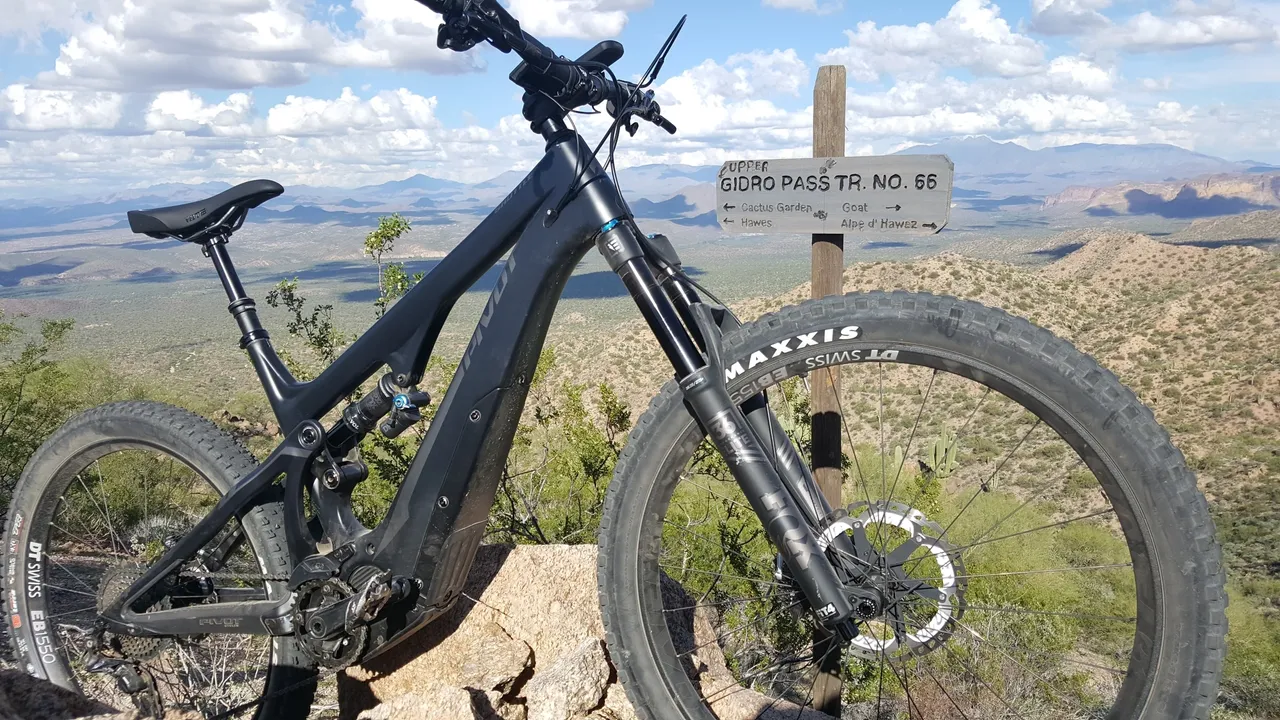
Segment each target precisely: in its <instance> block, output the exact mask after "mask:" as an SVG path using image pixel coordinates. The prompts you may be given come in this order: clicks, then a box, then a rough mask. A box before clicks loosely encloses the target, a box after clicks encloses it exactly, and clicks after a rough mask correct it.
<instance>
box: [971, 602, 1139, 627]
mask: <svg viewBox="0 0 1280 720" xmlns="http://www.w3.org/2000/svg"><path fill="white" fill-rule="evenodd" d="M964 609H965V612H970V611H977V612H1002V613H1014V614H1018V615H1052V616H1056V617H1069V618H1077V619H1080V620H1109V621H1112V622H1128V623H1132V622H1137V621H1138V618H1136V617H1122V616H1119V615H1086V614H1084V613H1070V612H1058V611H1053V610H1026V609H1023V608H1009V607H992V606H989V605H970V604H969V603H965V605H964Z"/></svg>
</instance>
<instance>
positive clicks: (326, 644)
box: [293, 578, 369, 671]
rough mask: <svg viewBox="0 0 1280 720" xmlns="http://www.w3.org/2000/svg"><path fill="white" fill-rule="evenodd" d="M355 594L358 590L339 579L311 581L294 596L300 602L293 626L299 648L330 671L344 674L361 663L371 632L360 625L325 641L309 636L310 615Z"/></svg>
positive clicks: (299, 587) (302, 585)
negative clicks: (354, 665)
mask: <svg viewBox="0 0 1280 720" xmlns="http://www.w3.org/2000/svg"><path fill="white" fill-rule="evenodd" d="M354 594H355V590H354V589H352V587H351V586H350V585H348V584H346V583H345V582H343V581H341V580H339V579H337V578H329V579H327V580H308V581H307V582H304V583H302V584H301V585H299V586H298V589H297V591H296V592H295V594H294V597H295V598H297V602H296V603H295V604H294V610H293V626H294V628H296V629H295V631H294V632H295V634H296V636H297V638H298V645H300V646H301V647H302V651H303V652H304V653H306V654H307V657H309V658H311V659H312V660H314V661H315V662H316V664H318V665H319V666H320V667H323V668H326V669H327V670H330V671H336V670H342V669H345V668H347V667H350V666H351V665H353V664H354V663H355V662H356V661H358V660H359V659H360V656H361V655H362V654H363V653H364V648H365V643H366V642H367V641H368V639H369V628H367V627H365V626H364V625H360V626H357V627H356V629H355V630H354V631H352V632H349V633H348V632H344V633H343V634H342V635H339V636H338V637H336V638H333V639H330V640H325V639H321V638H317V637H315V636H313V635H311V634H310V633H308V632H307V615H308V614H310V613H311V612H314V611H315V610H319V609H320V608H323V607H327V606H329V605H332V604H333V603H335V602H341V601H343V600H346V599H347V598H349V597H351V596H352V595H354Z"/></svg>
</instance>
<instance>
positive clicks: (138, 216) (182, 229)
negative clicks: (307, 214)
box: [129, 180, 284, 240]
mask: <svg viewBox="0 0 1280 720" xmlns="http://www.w3.org/2000/svg"><path fill="white" fill-rule="evenodd" d="M283 192H284V188H283V187H282V186H281V185H280V183H278V182H273V181H271V180H250V181H249V182H244V183H240V184H239V185H236V186H235V187H233V188H230V189H228V190H223V191H222V192H220V193H218V194H217V195H214V196H213V197H211V198H208V199H206V200H197V201H196V202H190V203H184V204H182V205H172V206H170V207H163V208H156V209H154V210H130V211H129V229H130V230H132V231H134V232H136V233H144V234H146V235H150V236H151V237H157V238H164V237H177V238H178V239H180V240H187V239H190V238H191V237H192V236H193V235H195V234H196V233H198V232H200V231H202V230H205V229H207V228H208V227H209V226H210V225H212V224H213V223H216V222H219V221H221V220H223V219H224V218H226V217H227V213H228V211H230V210H233V209H239V210H241V211H245V210H248V209H249V208H256V207H258V206H259V205H261V204H262V203H264V202H266V201H268V200H270V199H271V198H273V197H276V196H278V195H280V194H281V193H283Z"/></svg>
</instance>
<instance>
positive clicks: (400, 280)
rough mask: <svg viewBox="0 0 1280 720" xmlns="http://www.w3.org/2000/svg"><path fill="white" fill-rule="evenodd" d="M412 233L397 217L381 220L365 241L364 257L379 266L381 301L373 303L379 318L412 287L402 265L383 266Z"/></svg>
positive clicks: (407, 225)
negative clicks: (401, 239) (397, 244)
mask: <svg viewBox="0 0 1280 720" xmlns="http://www.w3.org/2000/svg"><path fill="white" fill-rule="evenodd" d="M411 229H412V226H411V225H410V224H409V221H408V220H405V219H404V218H403V217H401V216H400V214H399V213H396V214H394V215H387V216H385V217H380V218H378V227H376V228H374V229H373V230H371V231H370V232H369V234H368V235H366V236H365V238H364V254H365V255H368V256H369V257H371V258H373V262H374V264H376V265H377V266H378V299H377V300H375V301H374V303H373V304H374V312H375V313H377V316H378V317H382V315H383V313H385V312H386V311H387V306H388V305H390V304H391V302H392V301H393V300H395V299H396V298H398V297H400V296H401V295H403V294H405V292H407V291H408V290H409V287H410V286H411V284H412V283H410V282H409V277H408V274H407V273H405V271H404V265H403V264H402V263H391V264H389V265H387V266H386V267H385V268H384V267H383V265H382V256H383V255H389V254H391V253H392V252H393V251H394V250H395V247H396V240H399V239H400V237H401V236H402V235H404V234H405V233H407V232H409V230H411Z"/></svg>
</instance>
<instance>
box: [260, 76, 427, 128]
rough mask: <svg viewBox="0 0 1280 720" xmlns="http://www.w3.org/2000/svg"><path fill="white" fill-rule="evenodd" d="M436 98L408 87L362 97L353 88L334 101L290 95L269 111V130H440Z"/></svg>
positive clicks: (267, 125)
mask: <svg viewBox="0 0 1280 720" xmlns="http://www.w3.org/2000/svg"><path fill="white" fill-rule="evenodd" d="M435 108H436V99H435V98H434V97H430V98H428V97H423V96H421V95H417V94H415V93H412V92H410V91H408V90H406V89H404V88H400V89H399V90H383V91H382V92H380V93H378V94H377V95H375V96H373V97H372V98H370V99H368V100H362V99H361V98H360V97H358V96H357V95H356V94H355V93H353V92H352V91H351V88H343V89H342V95H341V96H339V97H338V98H336V99H333V100H325V99H323V98H314V97H299V96H295V95H290V96H289V97H287V98H286V99H285V101H284V102H283V103H281V104H279V105H276V106H275V107H273V108H271V110H270V111H268V112H267V123H266V132H267V133H269V134H271V135H288V136H298V135H323V136H336V135H346V134H353V133H360V132H366V131H401V130H403V131H418V132H422V133H423V136H424V138H425V137H427V133H428V131H436V130H439V129H440V127H441V126H440V123H439V121H438V120H436V116H435Z"/></svg>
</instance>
